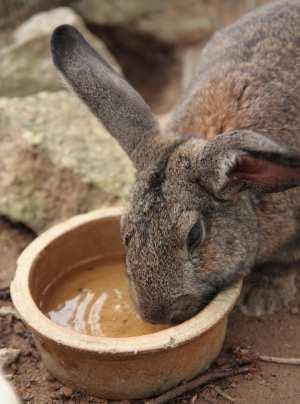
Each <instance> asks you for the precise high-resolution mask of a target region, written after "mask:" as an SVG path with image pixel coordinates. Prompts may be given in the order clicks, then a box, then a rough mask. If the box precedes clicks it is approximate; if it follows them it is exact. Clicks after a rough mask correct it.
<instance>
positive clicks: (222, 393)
mask: <svg viewBox="0 0 300 404" xmlns="http://www.w3.org/2000/svg"><path fill="white" fill-rule="evenodd" d="M213 388H214V390H215V391H216V392H217V393H218V394H219V395H220V396H222V397H223V398H225V400H228V401H230V402H231V403H234V402H235V398H233V397H231V396H230V395H229V394H227V393H225V391H223V390H222V389H220V387H218V386H214V387H213Z"/></svg>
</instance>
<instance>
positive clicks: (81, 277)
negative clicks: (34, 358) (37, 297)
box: [40, 259, 167, 338]
mask: <svg viewBox="0 0 300 404" xmlns="http://www.w3.org/2000/svg"><path fill="white" fill-rule="evenodd" d="M40 307H41V309H42V311H43V312H44V313H45V314H46V315H47V316H48V317H49V318H50V319H51V320H52V321H54V322H55V323H57V324H59V325H61V326H63V327H68V328H71V329H72V330H74V331H76V332H79V333H83V334H87V335H93V336H102V337H115V338H118V337H133V336H138V335H145V334H151V333H154V332H157V331H160V330H162V329H165V328H167V326H164V325H158V324H150V323H147V322H145V321H143V320H142V319H141V317H140V316H139V314H138V313H137V311H136V310H135V308H134V305H133V303H132V301H131V298H130V296H129V292H128V281H127V278H126V276H125V272H124V264H123V262H122V261H121V260H111V259H110V260H108V259H106V260H102V261H100V262H98V263H97V264H94V265H93V266H87V265H86V266H81V267H78V268H75V269H73V270H71V271H69V272H68V273H65V274H63V275H62V276H61V277H59V278H58V279H56V280H55V281H54V282H53V283H52V284H50V286H48V287H47V289H46V290H45V291H44V293H43V297H42V299H41V304H40Z"/></svg>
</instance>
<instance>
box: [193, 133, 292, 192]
mask: <svg viewBox="0 0 300 404" xmlns="http://www.w3.org/2000/svg"><path fill="white" fill-rule="evenodd" d="M199 168H200V172H201V178H200V181H201V182H203V183H204V184H205V185H206V186H208V187H209V188H210V189H212V191H213V192H214V193H216V194H220V193H223V194H224V195H228V196H229V197H230V195H231V194H232V193H235V192H237V191H241V190H244V189H250V190H254V191H259V192H281V191H284V190H286V189H288V188H292V187H295V186H297V185H300V154H298V153H297V152H295V151H292V150H288V149H286V148H284V147H282V146H280V145H279V144H277V143H275V142H273V141H271V140H269V139H268V138H266V137H265V136H262V135H259V134H257V133H255V132H252V131H239V132H235V133H232V134H228V135H222V136H219V137H217V138H216V139H215V140H213V141H212V142H209V143H207V145H206V146H205V148H204V151H203V155H202V157H201V159H200V167H199Z"/></svg>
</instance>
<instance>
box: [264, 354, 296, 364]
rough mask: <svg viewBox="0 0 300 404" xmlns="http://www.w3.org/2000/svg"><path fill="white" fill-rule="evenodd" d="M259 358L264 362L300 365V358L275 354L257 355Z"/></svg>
mask: <svg viewBox="0 0 300 404" xmlns="http://www.w3.org/2000/svg"><path fill="white" fill-rule="evenodd" d="M257 359H258V360H260V361H263V362H272V363H280V364H284V365H296V366H299V365H300V358H278V357H275V356H267V355H257Z"/></svg>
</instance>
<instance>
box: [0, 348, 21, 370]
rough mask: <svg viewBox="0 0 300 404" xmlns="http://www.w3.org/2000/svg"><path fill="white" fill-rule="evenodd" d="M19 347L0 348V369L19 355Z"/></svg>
mask: <svg viewBox="0 0 300 404" xmlns="http://www.w3.org/2000/svg"><path fill="white" fill-rule="evenodd" d="M20 352H21V351H20V350H19V349H14V348H1V349H0V370H1V369H3V368H4V367H6V366H9V365H10V364H12V363H13V362H15V360H17V358H18V356H19V355H20Z"/></svg>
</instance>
